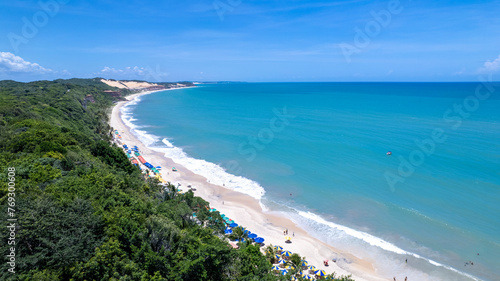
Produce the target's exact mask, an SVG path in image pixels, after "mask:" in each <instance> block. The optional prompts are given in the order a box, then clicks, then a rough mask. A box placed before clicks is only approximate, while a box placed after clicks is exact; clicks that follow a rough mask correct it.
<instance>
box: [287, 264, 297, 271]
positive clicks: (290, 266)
mask: <svg viewBox="0 0 500 281" xmlns="http://www.w3.org/2000/svg"><path fill="white" fill-rule="evenodd" d="M285 268H286V269H288V270H294V269H295V266H293V265H287V266H286V267H285Z"/></svg>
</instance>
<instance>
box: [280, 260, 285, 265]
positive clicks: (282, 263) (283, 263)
mask: <svg viewBox="0 0 500 281" xmlns="http://www.w3.org/2000/svg"><path fill="white" fill-rule="evenodd" d="M278 264H279V265H285V264H286V260H279V261H278Z"/></svg>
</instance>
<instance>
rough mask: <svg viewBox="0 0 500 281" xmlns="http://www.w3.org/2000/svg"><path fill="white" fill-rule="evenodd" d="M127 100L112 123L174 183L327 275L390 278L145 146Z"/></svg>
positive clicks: (113, 115)
mask: <svg viewBox="0 0 500 281" xmlns="http://www.w3.org/2000/svg"><path fill="white" fill-rule="evenodd" d="M170 90H175V89H170ZM163 91H164V90H163ZM153 92H154V91H151V92H142V93H138V94H134V95H131V96H128V97H126V98H127V100H128V101H131V100H134V99H135V98H136V97H138V96H141V95H146V94H151V93H153ZM128 101H122V102H118V103H117V104H116V105H115V106H114V107H113V109H112V112H111V116H110V125H111V127H112V128H113V129H114V130H118V131H119V133H120V135H121V137H122V139H121V141H122V142H123V143H126V144H127V145H129V146H134V145H136V146H138V147H139V150H140V151H141V155H142V156H143V157H144V158H145V159H146V161H148V162H150V163H152V164H153V165H155V166H161V167H163V170H162V171H161V175H162V178H163V179H165V180H166V181H169V182H171V183H175V184H177V183H180V184H181V187H180V188H181V189H184V190H186V189H187V186H188V185H191V186H193V187H195V188H196V190H195V191H194V193H195V195H196V196H199V197H202V198H203V199H204V200H206V201H208V202H209V203H210V206H211V207H213V208H216V209H217V210H219V211H220V212H221V213H224V214H226V215H227V216H228V217H230V218H231V219H233V220H234V221H236V222H237V223H238V224H240V225H242V226H244V227H246V228H247V229H249V230H250V231H252V232H254V233H258V234H259V236H260V237H263V238H264V239H265V244H266V245H270V244H272V245H280V246H282V247H283V248H284V249H285V250H289V251H291V252H292V253H298V254H299V255H300V256H301V257H305V258H306V260H307V261H308V262H309V264H310V265H314V266H316V267H317V268H318V269H322V270H324V271H326V272H327V273H328V274H330V273H333V272H336V273H337V275H349V274H352V276H353V278H354V279H355V280H359V281H363V280H374V281H377V280H388V279H387V278H382V277H380V276H378V274H377V273H376V271H375V269H374V268H373V266H372V261H368V260H362V259H359V258H357V257H356V256H355V255H354V254H351V253H345V252H342V251H340V250H338V249H336V248H335V247H334V246H331V245H327V244H325V243H323V242H321V241H319V240H317V239H315V238H313V237H312V236H310V235H309V234H308V233H307V232H306V231H305V230H303V229H301V228H300V227H299V226H297V225H296V224H295V223H294V222H292V221H291V220H290V219H288V218H286V217H283V216H280V215H278V214H274V213H269V212H265V211H264V210H262V208H261V205H260V203H259V201H257V200H256V199H254V198H252V197H250V196H248V195H246V194H242V193H239V192H236V191H233V190H229V189H226V188H224V187H222V186H218V185H214V184H210V183H208V182H207V180H206V179H205V178H204V177H202V176H200V175H197V174H194V173H193V172H191V171H189V170H187V169H186V168H184V167H183V166H182V165H180V164H178V163H175V162H174V161H173V160H172V159H170V158H166V157H165V156H164V155H163V154H162V153H161V152H157V151H154V150H151V149H149V148H148V147H146V146H145V145H144V144H143V143H141V142H140V141H139V139H138V138H137V137H136V136H135V135H133V134H132V133H131V131H130V128H129V127H128V126H126V125H125V123H124V122H123V120H122V119H121V111H120V109H121V108H122V106H124V105H125V104H126V103H127V102H128ZM172 167H176V168H177V172H173V171H172ZM286 229H288V236H290V237H292V243H285V239H284V236H285V235H284V234H283V231H284V230H286ZM334 257H335V258H337V259H338V260H343V259H345V260H348V261H349V263H345V262H342V267H340V266H339V265H338V264H337V263H335V262H333V261H332V258H334ZM325 259H328V260H329V266H324V265H323V261H324V260H325ZM339 263H340V262H339Z"/></svg>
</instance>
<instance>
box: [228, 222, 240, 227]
mask: <svg viewBox="0 0 500 281" xmlns="http://www.w3.org/2000/svg"><path fill="white" fill-rule="evenodd" d="M229 226H230V227H237V226H238V224H237V223H235V222H233V223H232V224H230V225H229Z"/></svg>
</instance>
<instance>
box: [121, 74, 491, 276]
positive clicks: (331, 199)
mask: <svg viewBox="0 0 500 281" xmlns="http://www.w3.org/2000/svg"><path fill="white" fill-rule="evenodd" d="M123 112H124V113H125V114H124V119H125V121H126V123H127V124H128V125H129V126H131V127H132V128H133V132H134V133H135V134H136V135H138V136H139V137H140V139H141V141H143V142H144V143H145V144H146V145H148V146H149V147H154V148H155V149H157V150H161V151H163V152H164V153H165V155H166V156H167V157H170V158H173V159H174V160H175V161H176V162H178V163H180V164H182V165H184V166H186V167H187V168H189V169H191V170H193V171H194V172H196V173H198V174H201V175H203V176H205V177H207V178H208V179H209V180H210V182H211V183H219V184H221V185H222V184H225V186H226V188H231V189H235V190H238V191H241V192H243V193H246V194H249V195H251V196H253V197H255V198H257V199H259V200H260V201H261V204H262V205H263V206H264V207H265V208H266V209H267V210H268V211H273V212H282V213H284V214H285V215H286V216H288V217H290V218H291V219H292V220H293V221H295V222H296V223H298V224H299V225H301V226H302V227H303V228H304V229H306V230H307V231H308V232H309V233H310V234H311V235H313V236H315V237H317V238H319V239H321V240H323V241H325V242H327V243H329V244H331V245H333V246H334V247H337V248H339V249H341V250H344V251H347V252H351V253H353V254H354V255H356V256H359V257H365V258H369V259H373V260H375V265H376V268H377V270H378V272H379V273H380V274H382V275H383V276H387V277H390V279H391V280H392V276H403V278H404V276H408V280H411V281H413V280H500V86H499V85H498V84H481V83H479V82H478V83H229V84H203V85H199V86H198V87H196V88H189V89H182V90H175V91H164V92H157V93H154V94H151V95H146V96H142V97H140V98H139V99H137V100H136V101H134V102H131V103H129V104H128V105H127V106H125V107H123ZM388 152H391V153H392V154H391V155H388ZM238 223H240V222H238ZM241 224H243V225H244V222H241ZM405 260H408V263H407V264H406V262H405ZM470 262H472V263H473V264H471V263H470ZM338 263H339V265H340V266H343V267H346V268H348V267H349V260H342V259H340V260H339V261H338ZM400 279H401V278H399V279H398V280H400ZM401 280H402V279H401Z"/></svg>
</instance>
